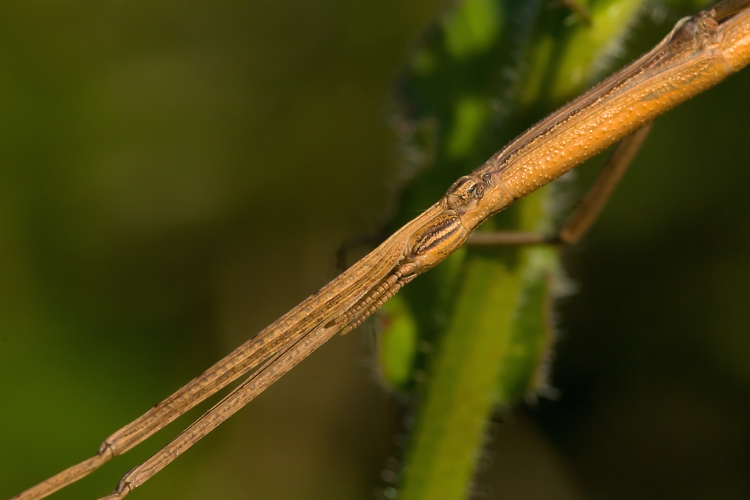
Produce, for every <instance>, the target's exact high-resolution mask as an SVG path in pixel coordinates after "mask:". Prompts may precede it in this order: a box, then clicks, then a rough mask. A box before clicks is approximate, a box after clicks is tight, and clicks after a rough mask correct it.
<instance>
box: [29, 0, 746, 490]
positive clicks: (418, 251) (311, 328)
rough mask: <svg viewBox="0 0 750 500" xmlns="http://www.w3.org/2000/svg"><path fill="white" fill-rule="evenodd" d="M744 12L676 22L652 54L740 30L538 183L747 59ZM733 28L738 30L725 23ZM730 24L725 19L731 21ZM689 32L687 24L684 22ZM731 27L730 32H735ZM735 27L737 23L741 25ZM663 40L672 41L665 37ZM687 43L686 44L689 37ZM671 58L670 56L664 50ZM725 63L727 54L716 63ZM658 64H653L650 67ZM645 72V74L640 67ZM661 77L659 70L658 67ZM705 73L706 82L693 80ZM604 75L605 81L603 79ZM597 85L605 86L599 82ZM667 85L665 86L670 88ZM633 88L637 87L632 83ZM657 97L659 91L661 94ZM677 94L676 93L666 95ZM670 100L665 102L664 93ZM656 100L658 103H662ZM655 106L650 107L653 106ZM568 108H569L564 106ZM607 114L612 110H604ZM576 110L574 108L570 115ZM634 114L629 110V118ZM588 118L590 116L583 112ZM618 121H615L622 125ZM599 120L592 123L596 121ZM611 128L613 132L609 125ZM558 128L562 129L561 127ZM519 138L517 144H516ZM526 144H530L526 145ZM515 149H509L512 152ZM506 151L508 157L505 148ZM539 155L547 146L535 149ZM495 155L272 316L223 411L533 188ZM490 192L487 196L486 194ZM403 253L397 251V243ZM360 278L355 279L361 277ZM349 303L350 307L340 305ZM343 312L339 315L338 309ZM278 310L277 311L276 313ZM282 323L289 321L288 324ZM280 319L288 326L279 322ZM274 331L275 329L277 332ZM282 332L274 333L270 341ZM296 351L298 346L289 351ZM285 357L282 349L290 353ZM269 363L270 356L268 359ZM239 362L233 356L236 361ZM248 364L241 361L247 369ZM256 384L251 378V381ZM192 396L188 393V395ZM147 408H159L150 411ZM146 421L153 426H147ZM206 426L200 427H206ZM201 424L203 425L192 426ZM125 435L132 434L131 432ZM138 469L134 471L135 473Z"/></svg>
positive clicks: (94, 463) (683, 49)
mask: <svg viewBox="0 0 750 500" xmlns="http://www.w3.org/2000/svg"><path fill="white" fill-rule="evenodd" d="M748 12H749V11H748V10H747V2H729V3H725V4H722V7H721V8H719V10H717V11H711V12H710V13H709V14H706V15H705V16H704V17H702V18H700V17H699V18H696V19H695V20H694V22H692V23H685V24H683V25H682V26H681V27H680V28H679V29H677V30H676V31H675V32H674V34H673V37H672V38H671V39H670V40H671V42H668V43H666V44H665V45H664V46H663V47H662V48H661V49H659V50H661V52H659V51H657V52H656V54H657V55H658V56H659V57H658V58H657V59H659V58H661V57H666V56H665V54H666V53H667V52H670V51H672V50H673V51H674V52H673V53H674V54H676V56H685V54H690V55H691V56H692V55H693V53H694V52H695V51H696V48H695V47H696V45H695V44H696V43H698V42H696V40H698V41H700V43H704V42H705V41H706V40H710V39H711V37H712V35H711V34H712V33H713V30H716V29H717V28H720V30H721V32H722V33H723V32H724V31H731V33H735V32H737V33H740V35H738V37H737V39H736V40H735V41H733V42H731V43H732V44H731V46H729V47H728V48H727V49H726V53H725V55H723V56H722V59H721V64H719V65H718V66H712V65H710V64H709V65H708V66H709V67H708V69H705V68H704V69H702V70H701V71H698V72H695V71H694V72H692V73H690V74H689V76H688V77H687V78H686V79H685V80H686V81H689V83H688V84H687V86H688V88H689V89H690V90H689V91H688V92H687V93H685V94H673V93H672V92H675V91H676V92H678V93H679V92H682V91H683V90H684V88H685V87H682V86H681V85H683V84H684V83H685V81H682V80H681V78H682V76H683V75H680V74H677V73H675V72H672V73H669V75H668V76H669V77H670V78H672V80H670V82H669V85H668V86H666V87H659V88H657V89H650V90H649V92H651V94H649V93H646V94H643V93H642V94H640V95H638V100H636V101H632V102H629V103H628V104H627V105H626V106H625V107H624V108H617V110H616V111H617V112H616V113H615V114H610V115H609V122H608V125H607V127H608V130H607V131H606V133H605V134H604V138H603V140H602V141H601V143H600V144H598V145H597V146H589V145H587V144H584V143H580V144H581V145H580V146H579V147H574V148H573V152H572V153H568V152H567V151H566V154H570V155H571V156H569V158H573V159H570V160H564V161H563V162H561V163H560V165H562V166H558V167H554V168H555V170H553V171H551V173H545V170H544V169H545V168H547V167H544V166H541V167H540V171H541V172H542V177H543V178H544V182H546V181H549V180H551V179H552V178H554V177H557V176H558V175H559V174H560V173H562V172H563V171H564V170H567V169H569V168H572V167H573V166H575V165H576V164H577V163H579V162H580V161H582V160H583V159H585V158H586V157H588V156H591V155H592V154H594V153H595V152H598V151H600V150H601V149H603V148H604V147H606V146H607V145H609V144H611V143H612V142H614V141H616V140H617V139H620V138H622V137H623V136H625V135H627V134H628V133H630V132H632V131H633V130H635V129H637V128H638V127H639V126H642V125H643V124H645V123H647V122H648V121H650V120H651V119H653V118H654V117H655V116H656V115H657V114H660V113H661V112H663V111H665V110H666V109H668V108H670V107H672V106H674V105H676V104H677V103H679V102H681V100H684V99H685V98H687V97H689V96H691V95H693V94H695V93H697V92H700V91H702V90H704V88H707V87H708V86H711V85H713V84H714V83H717V82H718V81H719V80H720V79H722V78H723V77H724V76H725V73H726V72H724V71H725V70H726V69H727V68H728V69H729V70H730V72H733V71H736V70H738V69H740V67H742V66H744V65H745V64H747V59H748V57H750V56H748V48H747V47H748V43H749V42H748V25H749V24H750V21H749V20H748V19H750V14H749V13H748ZM735 26H737V28H734V27H735ZM730 27H732V28H731V29H730ZM691 29H692V30H693V31H690V30H691ZM734 30H736V31H734ZM743 30H744V31H743ZM669 43H672V45H669ZM689 44H693V45H689ZM664 47H666V48H668V49H669V50H668V51H666V52H665V51H664ZM669 55H670V56H672V55H673V54H672V53H671V52H670V53H669ZM649 61H651V60H648V59H642V60H640V61H639V62H637V63H636V66H635V70H632V71H633V72H632V73H630V74H628V73H627V72H626V73H620V77H619V78H621V79H622V78H623V77H622V75H623V74H625V75H628V76H629V78H628V79H627V80H617V79H615V81H618V82H621V83H622V82H627V83H622V84H623V85H625V86H627V85H629V84H632V83H633V82H638V76H641V75H642V73H641V71H642V70H643V69H644V68H645V67H647V65H646V62H649ZM725 61H728V62H725ZM655 67H658V65H655ZM714 70H715V71H716V72H717V73H716V75H714V76H711V75H712V71H714ZM649 76H650V75H649ZM661 76H662V77H665V75H664V74H662V75H661ZM703 77H706V78H707V80H706V81H702V80H701V79H702V78H703ZM612 81H613V80H608V82H610V83H611V82H612ZM603 85H604V84H603ZM673 87H674V88H673ZM603 88H607V87H606V85H604V86H599V87H597V88H595V89H594V91H592V92H593V93H589V94H587V96H594V97H589V100H588V101H586V96H584V98H583V100H579V101H576V102H574V103H573V104H572V105H571V106H569V107H567V108H563V110H562V111H561V112H560V113H562V115H560V114H558V115H557V118H551V119H550V120H549V121H547V122H545V123H543V124H542V125H540V127H541V128H537V129H535V130H534V131H533V133H529V134H527V135H526V136H524V137H522V138H521V140H520V141H521V142H520V144H522V145H524V144H526V145H528V144H531V143H533V142H534V141H535V140H536V137H537V136H538V134H540V131H541V130H544V127H545V126H548V127H549V128H550V129H552V128H554V127H555V126H557V124H558V123H559V121H560V118H559V117H560V116H563V115H565V116H568V115H569V114H570V115H571V116H573V115H576V114H577V113H578V112H579V110H585V109H586V104H589V105H590V104H591V103H592V102H594V101H597V100H598V99H599V98H600V97H601V94H597V93H596V92H597V89H598V91H599V92H602V89H603ZM634 88H636V89H638V87H637V85H635V87H634ZM652 94H653V99H643V97H644V95H646V96H649V95H652ZM623 95H625V96H628V95H630V96H633V95H637V92H636V90H632V91H630V90H625V91H624V94H623ZM663 96H666V97H663ZM674 96H677V97H674ZM672 98H674V100H671V99H672ZM664 99H666V100H667V102H664ZM654 104H656V105H655V106H653V105H654ZM572 110H575V113H572V114H571V113H570V112H571V111H572ZM610 112H611V110H610ZM628 113H633V114H632V117H629V118H630V120H627V119H625V117H626V116H628ZM583 114H584V115H585V111H584V112H583ZM578 116H580V115H578ZM633 117H634V118H633ZM591 119H592V120H593V119H594V118H591ZM625 122H626V123H627V125H623V123H625ZM599 125H600V124H598V123H597V128H598V127H599ZM580 126H581V127H584V126H585V127H588V130H589V132H590V131H591V130H592V129H591V127H592V122H584V124H583V125H580ZM613 129H614V130H613ZM563 133H565V132H563ZM567 133H569V134H572V135H570V136H569V137H568V138H566V139H565V140H564V141H565V142H568V143H569V142H575V141H577V140H578V139H577V138H578V137H579V136H581V134H582V133H583V129H580V130H576V129H568V130H567ZM523 147H525V146H522V147H519V148H520V149H522V148H523ZM532 150H533V148H532ZM511 153H512V154H514V153H513V152H511ZM512 154H511V156H512ZM543 156H545V157H546V154H545V155H543ZM536 160H538V163H537V166H539V165H544V164H545V162H548V163H550V164H552V163H555V162H554V160H549V159H546V160H545V158H542V157H539V158H537V159H536ZM503 161H510V162H511V163H512V160H507V159H505V160H503V159H502V157H497V158H494V159H493V160H490V163H489V164H488V165H487V166H486V167H488V168H485V170H483V171H481V172H479V173H478V174H476V175H475V176H473V177H467V178H464V179H462V180H460V181H459V182H457V183H456V184H455V185H454V186H453V187H452V188H451V190H449V193H448V194H447V195H446V197H445V198H444V199H443V200H442V201H441V202H440V203H438V204H436V205H434V206H433V207H431V208H430V209H428V210H427V211H426V212H425V213H424V214H422V215H421V216H419V217H417V218H416V219H415V220H414V221H413V222H412V223H410V224H408V225H407V226H405V227H404V228H403V229H402V230H400V231H399V232H397V233H396V234H395V235H394V236H393V237H392V238H391V239H389V240H388V241H387V242H386V243H385V244H384V245H385V246H383V247H380V249H379V250H378V251H376V252H375V253H373V254H370V255H369V256H368V257H365V258H364V259H362V260H361V261H360V262H359V263H358V264H356V265H355V266H353V268H352V270H350V271H349V272H348V273H346V274H344V275H342V277H340V278H338V279H337V281H334V282H333V285H332V288H324V289H322V290H321V293H320V294H319V295H316V296H313V298H312V301H311V302H304V303H303V304H302V305H301V306H300V307H299V308H297V309H295V310H293V311H292V313H291V316H285V317H284V318H282V319H281V320H280V323H278V322H277V323H276V324H275V325H279V326H281V328H280V329H279V330H278V333H275V334H274V335H273V336H271V337H267V338H265V339H263V344H262V345H260V344H258V341H257V340H256V341H255V344H252V345H253V349H256V348H259V349H260V352H262V355H260V356H259V360H258V361H260V360H266V364H264V365H262V367H261V368H260V369H259V371H258V372H256V374H255V375H253V377H254V378H253V379H252V381H251V382H249V383H248V384H247V385H243V386H240V389H239V391H235V392H233V393H232V394H231V395H230V396H229V397H228V398H227V399H225V400H224V401H226V402H227V403H229V406H227V408H228V411H234V410H235V409H236V405H237V404H238V403H244V401H241V400H235V399H234V398H237V397H239V398H244V397H248V398H249V399H252V397H254V396H255V395H256V394H257V392H256V391H260V390H262V388H265V387H266V386H267V385H270V383H272V382H274V381H275V380H276V379H277V378H278V377H279V376H280V375H282V374H283V373H285V371H286V370H287V369H289V368H291V367H292V366H294V364H296V362H297V361H299V360H300V359H302V358H304V357H305V356H306V355H307V354H309V352H311V351H312V350H314V349H315V348H317V347H318V346H319V345H320V344H322V343H323V342H325V340H327V339H328V338H330V337H331V336H332V335H334V334H335V333H338V332H339V331H344V332H345V331H348V330H349V329H351V328H353V327H355V326H356V325H358V324H359V323H360V322H361V320H362V319H364V316H366V315H367V314H369V313H370V312H372V311H373V310H374V309H375V308H377V306H379V305H380V303H381V302H382V301H384V300H386V299H387V298H388V297H389V296H390V295H392V294H393V293H395V292H396V291H397V290H398V289H399V288H400V287H402V286H404V285H405V284H406V283H407V282H408V281H410V280H411V279H414V278H415V277H416V276H417V275H418V274H421V273H422V272H424V271H426V270H428V269H429V268H431V267H433V266H434V265H435V264H437V262H438V261H440V260H442V258H444V256H445V255H447V253H449V252H451V251H453V250H455V249H456V248H457V247H458V246H460V245H461V244H463V243H464V242H465V240H466V238H467V236H468V233H469V232H470V230H471V229H473V228H474V227H476V226H477V225H479V224H480V223H481V222H483V221H484V220H485V219H486V218H487V217H489V216H490V215H492V213H494V212H495V211H497V210H499V209H501V208H502V207H503V206H504V205H506V204H508V203H510V202H511V201H512V200H513V199H514V198H518V197H521V196H524V195H525V194H527V193H528V192H530V191H531V190H533V189H535V188H536V187H538V186H539V185H541V184H542V182H543V181H537V182H533V181H532V183H528V182H527V181H528V180H529V179H530V178H531V176H532V170H528V171H526V170H523V169H521V170H519V171H518V172H517V173H518V176H519V177H516V178H511V177H508V178H505V177H500V178H497V179H495V178H493V175H495V174H496V173H498V172H500V171H501V169H500V168H499V165H500V164H501V163H502V162H503ZM524 161H528V157H525V159H524ZM487 200H491V202H489V203H488V202H487ZM403 249H407V250H406V251H407V252H408V253H406V254H404V253H403V252H404V250H403ZM363 279H364V281H363ZM308 309H309V310H310V311H312V312H313V313H315V312H316V311H317V312H322V315H321V316H320V317H317V318H315V321H314V322H310V324H309V325H308V324H307V322H308V318H310V316H308V313H309V312H310V311H308ZM344 311H349V312H344ZM342 312H343V314H342ZM285 318H286V319H285ZM288 322H291V323H288ZM285 323H288V324H285ZM296 324H304V327H303V328H302V331H305V332H310V335H311V336H310V337H308V338H307V339H306V340H305V341H304V342H302V343H301V344H299V345H297V346H296V347H295V348H294V349H295V350H292V351H290V352H285V353H284V354H283V356H282V357H276V356H277V355H276V354H275V350H274V349H275V347H276V345H281V344H282V342H283V343H284V344H286V342H287V339H286V338H285V336H286V335H287V333H286V332H287V331H288V329H289V328H295V325H296ZM277 335H278V336H277ZM277 339H281V340H277ZM267 345H271V348H269V351H265V349H266V347H263V346H267ZM297 349H298V350H297ZM290 354H291V355H292V356H291V357H289V355H290ZM284 360H286V362H287V364H284V363H278V364H277V363H275V362H276V361H284ZM269 361H270V362H269ZM239 363H242V362H239ZM249 367H250V366H248V368H249ZM244 368H245V367H244V366H242V367H241V368H237V371H238V372H239V371H243V370H244ZM234 369H235V368H234V366H232V367H229V368H228V367H227V366H226V365H221V366H219V371H221V372H226V371H230V372H231V371H232V370H234ZM254 384H257V386H254ZM243 388H247V389H250V392H249V393H248V395H247V396H245V395H243V394H242V389H243ZM202 390H203V385H202V384H201V385H200V386H199V387H197V388H194V389H191V390H189V392H193V393H194V392H195V391H202ZM192 395H193V394H191V396H192ZM155 413H157V414H158V413H159V410H156V412H155ZM170 419H171V417H166V418H164V417H163V416H161V415H160V416H159V418H158V419H156V420H154V421H153V422H154V423H150V422H149V423H147V424H146V425H147V426H149V427H148V430H147V431H145V432H141V431H140V430H137V432H136V433H135V434H133V433H132V430H129V431H127V432H126V433H125V436H126V437H124V438H122V439H120V438H115V439H113V440H112V441H111V442H109V443H108V444H107V445H105V446H104V447H103V448H102V450H101V454H100V455H97V457H95V458H94V459H92V460H90V461H88V462H85V463H84V465H82V466H81V467H78V468H75V469H73V470H71V471H69V472H68V473H65V474H63V475H62V476H59V479H60V481H55V480H53V481H52V482H50V483H47V486H43V487H41V488H39V489H37V490H30V493H28V494H25V495H22V496H20V497H19V498H40V497H41V496H40V495H41V494H46V493H48V492H51V491H53V490H55V489H57V487H59V486H62V485H64V483H67V482H68V481H70V480H71V479H74V478H77V477H78V476H80V475H84V474H85V473H88V472H89V471H90V469H94V468H96V467H98V466H99V465H101V463H102V462H104V461H106V460H107V459H109V458H110V456H112V455H115V454H119V453H122V452H123V449H126V448H129V447H131V446H134V445H135V444H138V443H139V442H140V441H141V440H142V439H145V437H148V435H150V434H151V433H152V432H154V431H155V430H157V427H159V426H160V425H161V423H163V421H165V420H170ZM151 426H153V429H152V428H151ZM213 426H214V424H211V425H209V426H208V427H207V429H209V430H210V428H213ZM201 432H203V429H201ZM131 436H132V437H131ZM187 436H188V437H189V438H190V439H189V440H188V441H190V442H192V439H193V438H194V437H195V436H193V435H191V433H190V432H189V433H188V434H187ZM119 443H122V448H121V449H117V450H116V451H113V450H115V449H116V446H117V444H119ZM183 446H185V445H181V446H180V447H178V448H173V450H172V451H171V452H170V454H169V455H168V456H164V457H162V459H160V460H157V462H155V463H153V464H152V465H150V466H148V467H146V468H145V469H141V470H140V471H138V470H136V472H135V475H133V476H130V477H129V478H127V479H125V480H124V482H123V483H121V486H120V487H118V491H117V493H116V494H115V495H114V496H113V497H112V498H119V497H122V496H124V495H126V494H127V493H128V492H129V491H131V490H132V489H133V488H135V487H136V486H138V485H140V484H141V483H142V482H143V481H145V479H148V478H149V477H150V476H151V475H152V474H153V473H155V472H157V471H158V470H160V469H161V468H162V467H163V466H164V465H166V464H167V463H168V462H169V461H171V459H172V458H174V457H175V456H176V455H178V454H179V453H181V452H182V451H184V448H183ZM139 474H140V475H139Z"/></svg>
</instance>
